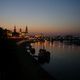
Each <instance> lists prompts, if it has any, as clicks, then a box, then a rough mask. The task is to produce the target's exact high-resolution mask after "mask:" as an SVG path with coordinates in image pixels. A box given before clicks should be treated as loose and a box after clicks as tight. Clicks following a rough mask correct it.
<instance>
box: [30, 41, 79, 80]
mask: <svg viewBox="0 0 80 80" xmlns="http://www.w3.org/2000/svg"><path fill="white" fill-rule="evenodd" d="M31 45H32V47H33V48H35V49H36V53H35V54H36V55H38V53H39V49H41V48H45V49H46V50H47V51H49V52H50V53H51V55H50V62H49V63H45V64H43V65H41V66H42V67H43V68H44V69H45V70H46V71H47V72H48V73H49V74H51V75H52V76H54V77H55V78H56V79H57V80H80V46H76V45H65V44H63V43H60V42H58V41H54V42H53V43H51V42H49V41H45V42H35V43H32V44H31Z"/></svg>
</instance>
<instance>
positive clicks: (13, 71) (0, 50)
mask: <svg viewBox="0 0 80 80" xmlns="http://www.w3.org/2000/svg"><path fill="white" fill-rule="evenodd" d="M26 45H27V46H28V45H29V43H28V42H23V43H21V44H19V45H17V44H16V42H15V41H13V40H8V39H4V40H0V59H1V60H0V63H1V64H0V66H1V69H0V78H1V79H3V80H55V78H53V77H52V76H50V75H49V74H48V73H47V72H46V71H45V70H44V69H43V68H42V67H41V66H40V65H39V63H37V61H36V60H35V59H34V58H33V57H32V56H31V55H30V54H28V53H27V52H26Z"/></svg>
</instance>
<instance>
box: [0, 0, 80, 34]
mask: <svg viewBox="0 0 80 80" xmlns="http://www.w3.org/2000/svg"><path fill="white" fill-rule="evenodd" d="M0 25H1V26H5V27H7V28H9V29H13V27H14V25H16V26H17V27H18V28H20V27H21V28H23V29H24V28H25V26H26V25H28V27H29V30H30V32H38V31H39V32H74V33H75V32H80V31H79V29H80V0H0Z"/></svg>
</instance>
